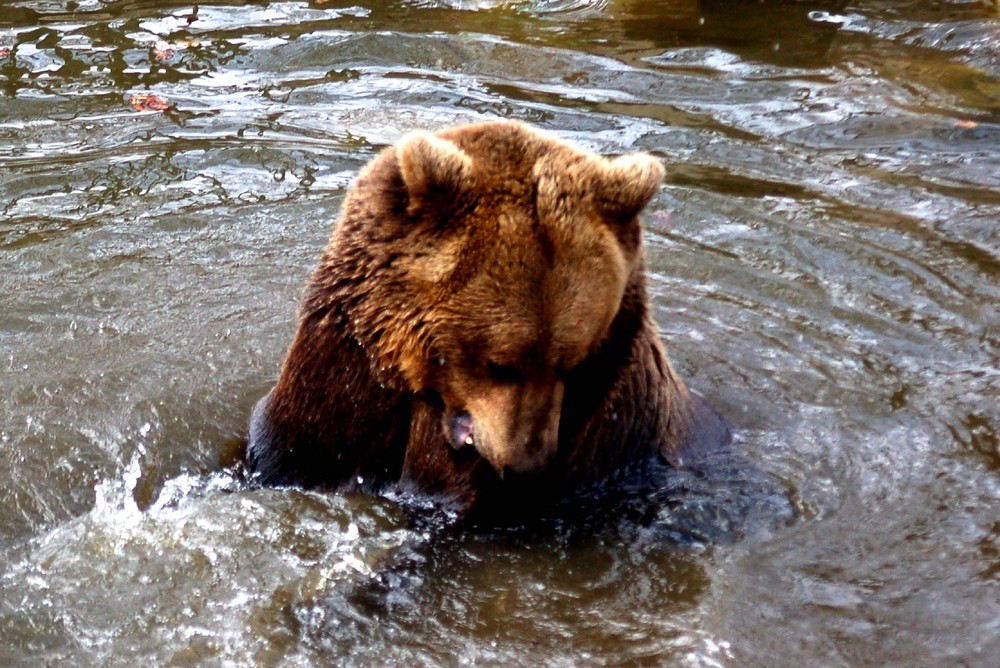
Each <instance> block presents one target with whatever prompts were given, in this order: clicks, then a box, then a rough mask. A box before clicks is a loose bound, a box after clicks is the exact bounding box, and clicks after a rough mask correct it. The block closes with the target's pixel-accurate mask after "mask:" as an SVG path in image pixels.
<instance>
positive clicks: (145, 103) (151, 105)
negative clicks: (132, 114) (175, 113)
mask: <svg viewBox="0 0 1000 668" xmlns="http://www.w3.org/2000/svg"><path fill="white" fill-rule="evenodd" d="M128 103H129V104H131V105H132V108H133V109H135V110H136V111H166V110H167V109H169V108H170V102H168V101H167V99H166V98H164V97H160V96H159V95H151V94H149V93H137V94H136V95H133V96H131V97H130V98H129V99H128Z"/></svg>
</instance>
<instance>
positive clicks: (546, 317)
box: [324, 122, 663, 477]
mask: <svg viewBox="0 0 1000 668" xmlns="http://www.w3.org/2000/svg"><path fill="white" fill-rule="evenodd" d="M662 176H663V169H662V167H661V166H660V164H659V163H658V162H657V161H656V160H655V159H654V158H652V157H651V156H648V155H645V154H634V155H626V156H623V157H619V158H616V159H606V158H603V157H600V156H598V155H595V154H593V153H590V152H587V151H584V150H581V149H579V148H576V147H574V146H571V145H569V144H567V143H565V142H563V141H561V140H559V139H557V138H555V137H553V136H550V135H547V134H544V133H541V132H539V131H537V130H533V129H531V128H528V127H527V126H525V125H522V124H520V123H514V122H495V123H484V124H479V125H471V126H465V127H459V128H455V129H451V130H447V131H443V132H440V133H437V134H430V133H427V132H414V133H411V134H409V135H407V136H406V137H404V138H403V139H402V140H401V141H400V142H399V143H398V144H397V145H396V146H395V147H393V148H390V149H388V150H386V151H385V152H383V153H382V154H381V155H380V156H379V157H378V158H377V159H376V160H375V161H373V163H372V164H371V165H369V167H367V168H366V169H365V170H364V171H363V172H362V173H361V174H360V175H359V177H358V179H357V180H356V182H355V184H354V187H353V188H352V190H351V192H350V193H349V195H348V197H347V200H346V201H345V204H344V212H343V215H342V217H341V224H340V225H339V226H338V229H337V230H336V231H335V234H334V236H333V239H332V241H331V245H330V247H329V248H328V250H327V256H326V258H325V260H324V264H325V265H327V266H328V267H331V265H332V267H331V268H333V269H334V271H333V272H331V274H335V275H336V274H337V273H338V270H343V271H346V270H347V269H348V268H349V269H350V271H351V273H352V276H350V277H347V283H350V284H351V285H352V286H353V288H355V293H354V295H353V297H352V298H351V306H350V310H349V312H348V313H347V314H346V317H345V320H346V321H347V322H348V325H347V326H348V327H350V328H351V332H352V335H353V336H354V337H355V338H356V339H357V340H358V342H359V343H360V344H361V346H362V347H363V348H364V349H365V350H366V352H367V353H368V356H369V359H370V361H371V362H372V368H373V370H375V372H376V374H378V375H379V377H380V378H382V379H383V381H384V382H386V383H395V384H398V385H399V386H400V389H403V390H405V391H409V392H413V393H414V394H415V395H417V396H421V397H425V398H427V400H429V401H432V402H435V403H436V404H437V405H439V406H440V407H441V409H442V414H443V418H442V424H441V428H442V430H443V435H444V437H445V438H446V439H447V441H448V442H449V443H450V444H451V446H452V447H454V448H456V449H464V448H475V450H476V451H477V452H478V453H479V454H480V455H481V456H482V457H483V458H485V459H486V460H487V461H488V462H489V464H490V465H492V467H493V468H494V469H495V470H496V472H497V473H498V474H499V475H500V476H501V477H502V476H503V475H504V474H505V473H507V472H510V471H513V472H516V473H533V472H537V471H540V470H542V469H544V468H545V467H546V466H547V465H548V464H549V463H550V462H551V461H552V460H553V457H554V456H555V453H556V451H557V447H558V443H559V435H560V414H561V413H562V409H563V397H564V393H565V391H566V379H567V377H569V375H570V374H571V372H572V371H573V370H574V369H575V368H576V367H577V366H578V365H580V364H581V363H583V362H584V361H585V360H586V359H587V358H588V357H589V356H591V355H592V354H594V353H595V351H597V350H598V348H599V347H600V346H601V344H602V342H603V341H604V340H605V339H606V338H607V336H608V333H609V331H610V328H611V325H612V323H613V321H614V320H615V317H616V315H617V314H618V311H619V308H620V306H621V303H622V297H623V294H624V292H625V290H626V286H627V285H629V283H630V281H632V280H637V279H636V273H637V272H636V270H637V267H638V265H639V263H640V261H641V259H640V252H641V251H640V232H641V231H640V226H639V222H638V220H637V216H638V214H639V212H640V211H641V210H642V208H643V207H644V206H645V205H646V204H647V202H648V201H649V200H650V198H651V197H652V196H653V195H654V194H655V193H656V191H657V189H658V187H659V184H660V182H661V180H662Z"/></svg>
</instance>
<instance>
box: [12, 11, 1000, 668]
mask: <svg viewBox="0 0 1000 668" xmlns="http://www.w3.org/2000/svg"><path fill="white" fill-rule="evenodd" d="M158 42H166V44H158ZM8 50H9V53H8ZM168 51H169V52H168ZM0 54H4V55H0V267H2V269H3V271H2V272H0V295H2V302H0V304H2V309H0V388H2V392H0V480H3V481H4V484H3V485H2V486H0V509H2V510H3V512H2V513H0V639H2V642H0V665H58V664H72V665H95V666H98V665H100V666H105V665H126V664H133V663H135V662H136V661H141V662H142V661H144V662H146V663H152V664H155V665H329V664H331V663H336V664H338V665H340V664H345V665H346V664H359V665H369V664H371V663H390V664H406V665H410V664H422V665H428V664H430V665H435V664H447V665H453V664H463V663H475V664H510V663H517V664H525V665H526V664H533V665H537V664H543V665H621V664H650V665H691V666H747V665H760V666H783V665H787V666H802V665H824V666H840V665H894V666H911V665H912V666H916V665H965V666H984V667H986V666H988V667H992V666H996V665H998V663H1000V441H998V436H997V432H998V430H1000V417H998V409H997V403H998V397H1000V364H998V353H1000V316H998V312H997V304H998V299H1000V281H998V277H1000V226H998V224H997V223H998V220H1000V15H998V12H997V9H996V7H995V5H992V6H991V5H990V4H989V3H984V2H977V1H972V0H968V1H963V0H947V1H942V2H937V3H921V2H885V1H879V0H857V1H855V2H848V1H827V0H816V1H815V2H782V3H778V2H773V1H770V0H768V1H765V2H756V1H753V2H733V1H730V2H712V1H709V0H703V1H702V2H700V3H699V2H695V0H677V1H676V2H658V3H650V2H634V1H631V0H595V1H593V2H585V1H583V0H534V1H530V0H525V1H520V2H519V1H516V0H512V1H509V2H503V1H500V0H496V1H493V0H483V1H482V2H476V1H475V0H428V1H413V2H393V3H376V2H366V1H364V0H362V1H361V2H351V1H344V2H341V1H340V0H330V1H328V2H322V1H320V0H316V1H315V2H312V3H305V2H266V1H260V2H254V3H242V2H239V3H238V2H222V1H219V2H210V3H200V4H198V5H197V6H196V7H195V6H193V5H191V4H185V3H180V2H152V1H148V0H147V1H143V0H133V1H130V2H125V1H121V2H111V1H99V0H82V1H80V2H63V1H59V0H51V1H31V2H29V1H27V0H25V1H22V2H4V3H3V4H2V5H0ZM138 93H153V94H155V95H158V96H161V97H163V98H165V99H166V100H168V101H169V103H170V107H169V109H168V110H167V111H166V112H142V113H140V112H137V111H135V110H134V109H133V108H132V107H131V106H130V104H129V98H130V97H131V96H132V95H134V94H138ZM494 117H511V118H518V119H522V120H525V121H530V122H533V123H536V124H538V125H540V126H542V127H544V128H547V129H549V130H552V131H555V132H557V133H559V134H560V135H562V136H564V137H566V138H569V139H572V140H574V141H576V142H579V143H581V144H583V145H585V146H587V147H589V148H591V149H594V150H598V151H602V152H606V153H618V152H625V151H628V150H647V151H652V152H653V153H655V154H656V155H658V156H659V157H661V158H662V160H663V162H664V164H665V166H666V167H667V186H666V187H665V188H664V189H663V191H662V193H661V194H660V195H659V196H658V197H657V198H656V200H654V202H653V204H652V206H651V209H652V210H653V211H654V212H660V213H656V214H654V215H653V216H651V217H650V223H651V224H650V225H649V230H648V232H647V234H646V243H647V249H648V254H649V264H650V270H651V274H652V291H653V294H654V297H655V308H656V316H657V320H658V322H659V324H660V326H661V328H662V331H663V334H664V337H665V339H666V341H667V343H668V347H669V349H670V352H671V355H672V357H673V359H674V360H675V363H676V366H677V367H678V369H679V370H680V371H681V372H682V374H683V375H684V376H685V377H686V378H688V379H689V380H690V383H691V385H692V386H694V387H695V388H697V389H699V390H700V391H701V392H702V393H704V394H705V395H707V396H708V397H709V398H710V399H711V401H712V402H713V403H714V404H715V405H716V406H718V407H719V409H720V410H721V411H722V412H723V413H724V414H725V415H726V416H727V418H728V419H729V421H730V422H731V423H732V424H733V426H734V428H735V433H736V441H737V443H738V445H739V446H740V447H741V448H742V449H743V451H744V452H746V454H747V456H748V457H749V458H751V459H752V460H753V461H754V462H755V463H756V464H757V465H758V466H759V467H760V468H761V469H763V470H765V471H767V472H768V473H769V474H771V475H772V476H774V477H775V478H776V479H778V480H780V481H782V483H783V484H784V485H786V486H787V488H788V490H789V499H790V500H791V502H792V503H793V504H794V505H795V507H796V508H797V509H798V511H799V518H798V520H796V521H795V522H793V523H791V524H790V525H788V526H784V525H779V526H771V525H766V523H765V525H766V526H765V525H762V526H761V527H757V529H756V530H753V531H747V532H745V533H746V535H745V536H743V537H742V539H740V540H736V541H722V542H714V541H703V542H698V541H695V542H694V543H690V542H688V543H685V542H683V541H671V540H667V539H665V538H664V536H663V535H662V534H661V533H658V532H655V531H650V530H649V527H648V526H646V525H643V524H641V523H634V522H628V521H623V522H617V523H616V522H611V523H609V524H607V525H602V526H595V527H593V530H591V531H584V530H558V531H554V532H553V534H552V535H549V536H545V535H542V536H538V535H534V536H524V535H518V534H516V533H514V534H499V535H489V534H488V535H477V534H471V535H470V534H463V533H457V534H455V533H449V532H445V533H444V534H443V535H439V534H435V533H434V532H431V531H428V530H426V529H422V528H420V527H414V526H412V525H411V524H410V523H409V522H408V521H407V519H406V517H405V515H404V514H403V513H402V512H401V511H400V509H399V508H398V506H396V505H395V504H393V503H392V502H391V501H388V500H379V499H370V498H362V497H350V496H336V495H323V494H315V493H305V492H296V491H290V490H251V489H247V488H245V487H244V486H242V484H241V483H240V482H239V480H238V479H236V478H235V477H234V476H233V474H232V473H231V470H232V468H231V467H232V466H233V465H234V464H235V462H236V461H238V458H239V450H240V439H241V437H242V434H243V431H244V429H245V425H246V421H247V418H248V415H249V411H250V408H251V406H252V405H253V402H254V401H255V400H256V399H257V398H258V397H259V396H260V395H262V394H263V393H264V392H265V391H266V389H267V388H268V387H269V385H270V384H271V383H272V382H273V380H274V378H275V376H276V374H277V369H278V364H279V363H280V360H281V357H282V355H283V353H284V350H285V347H286V346H287V345H288V343H289V341H290V338H291V334H292V331H293V327H294V321H293V318H294V312H295V306H296V302H297V299H298V295H299V293H300V289H301V286H302V284H303V283H304V281H305V279H306V277H307V276H308V275H309V273H310V271H311V269H312V267H313V264H314V263H315V261H316V260H317V258H318V255H319V252H320V249H321V248H322V246H323V244H324V243H325V240H326V237H327V236H328V234H329V229H330V224H331V221H332V220H333V219H334V217H335V215H336V212H337V209H338V206H339V203H340V201H341V199H342V196H343V192H344V189H345V187H346V186H347V184H348V183H349V182H350V179H351V176H352V174H354V173H355V172H356V170H357V169H358V168H359V167H360V166H361V165H362V164H364V163H365V162H366V161H367V160H368V159H369V158H370V157H371V156H372V155H373V154H374V153H375V152H376V151H377V150H378V149H379V148H380V147H382V146H384V145H386V144H389V143H391V142H393V141H395V139H397V138H398V137H399V136H400V134H402V133H403V132H405V131H406V130H409V129H412V128H417V127H421V128H437V127H440V126H443V125H448V124H452V123H456V122H461V121H470V120H479V119H483V118H494Z"/></svg>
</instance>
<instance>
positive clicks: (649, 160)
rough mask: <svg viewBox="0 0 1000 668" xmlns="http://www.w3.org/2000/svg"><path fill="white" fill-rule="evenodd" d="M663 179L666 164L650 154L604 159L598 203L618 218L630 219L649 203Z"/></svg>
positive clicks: (606, 212) (632, 154) (623, 220)
mask: <svg viewBox="0 0 1000 668" xmlns="http://www.w3.org/2000/svg"><path fill="white" fill-rule="evenodd" d="M662 181H663V165H661V164H660V162H659V161H658V160H657V159H656V158H654V157H653V156H651V155H649V154H647V153H631V154H629V155H623V156H621V157H619V158H615V159H614V160H605V161H604V170H603V173H602V174H601V176H600V178H599V184H598V202H599V203H600V206H601V208H602V209H603V210H604V212H605V214H606V215H607V216H608V217H609V218H611V219H612V220H615V221H620V222H628V221H630V220H632V219H633V218H635V217H636V216H637V215H639V212H640V211H642V209H643V207H645V206H646V205H647V204H649V200H651V199H652V198H653V195H655V194H656V191H657V190H659V189H660V183H661V182H662Z"/></svg>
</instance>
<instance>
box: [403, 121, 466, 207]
mask: <svg viewBox="0 0 1000 668" xmlns="http://www.w3.org/2000/svg"><path fill="white" fill-rule="evenodd" d="M396 158H397V159H398V160H399V171H400V174H401V175H402V177H403V183H405V184H406V192H407V195H408V197H409V204H408V206H407V212H408V213H410V214H411V215H413V214H415V213H417V212H418V211H421V210H425V209H427V208H429V207H433V206H435V205H437V206H444V207H447V208H453V207H454V206H455V204H456V203H458V201H459V200H460V199H461V195H462V193H463V192H472V191H473V183H472V181H473V177H472V158H470V157H469V156H468V154H466V153H465V152H464V151H462V149H460V148H459V147H458V146H456V145H455V144H453V143H452V142H450V141H448V140H446V139H441V138H440V137H435V136H434V135H432V134H430V133H429V132H423V131H420V130H418V131H415V132H411V133H410V134H408V135H406V136H405V137H403V139H402V140H401V141H400V142H399V143H398V144H397V145H396Z"/></svg>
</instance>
